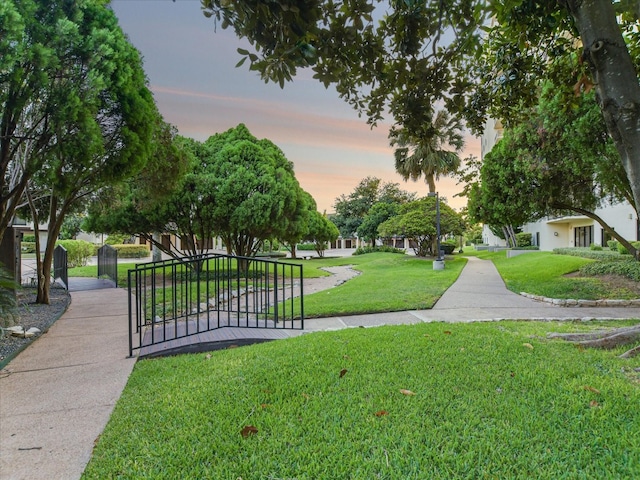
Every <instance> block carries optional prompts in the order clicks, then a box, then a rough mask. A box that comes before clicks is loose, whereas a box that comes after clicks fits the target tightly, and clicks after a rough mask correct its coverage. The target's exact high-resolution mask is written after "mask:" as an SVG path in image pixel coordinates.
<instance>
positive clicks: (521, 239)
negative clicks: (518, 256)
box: [516, 232, 533, 247]
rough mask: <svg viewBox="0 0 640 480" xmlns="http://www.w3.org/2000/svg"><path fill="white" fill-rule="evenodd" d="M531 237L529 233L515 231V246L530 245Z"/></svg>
mask: <svg viewBox="0 0 640 480" xmlns="http://www.w3.org/2000/svg"><path fill="white" fill-rule="evenodd" d="M532 238H533V236H532V235H531V234H530V233H525V232H520V233H516V247H530V246H531V239H532Z"/></svg>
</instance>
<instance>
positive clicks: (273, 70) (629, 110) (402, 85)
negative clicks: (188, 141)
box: [202, 0, 640, 210]
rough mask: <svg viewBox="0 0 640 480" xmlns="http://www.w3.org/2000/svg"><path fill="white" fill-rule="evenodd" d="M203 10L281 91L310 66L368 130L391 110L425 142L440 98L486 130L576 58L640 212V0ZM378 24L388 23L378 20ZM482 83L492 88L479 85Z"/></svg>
mask: <svg viewBox="0 0 640 480" xmlns="http://www.w3.org/2000/svg"><path fill="white" fill-rule="evenodd" d="M202 3H203V8H204V13H205V15H207V16H211V17H214V18H215V19H216V21H219V22H221V25H222V27H223V28H227V27H232V28H233V29H234V30H235V32H236V34H237V35H238V36H240V37H244V38H247V39H248V40H249V42H250V43H251V45H252V47H253V48H254V52H250V51H248V50H243V49H241V50H240V51H239V53H240V54H241V55H242V56H243V60H242V61H241V62H240V63H239V64H242V63H243V62H244V61H245V60H246V59H249V61H250V63H251V66H250V68H251V69H252V70H256V71H258V72H260V74H261V76H262V78H263V79H264V80H265V81H270V80H272V81H276V82H278V83H279V84H280V85H281V86H283V85H284V83H285V82H286V81H289V80H291V79H292V77H293V76H294V75H295V74H296V72H297V70H298V69H300V68H310V69H312V70H313V72H314V74H315V75H314V76H315V78H317V79H318V80H319V81H321V82H323V83H324V84H325V86H328V85H330V84H334V85H335V86H336V89H337V91H338V93H339V94H340V95H341V97H343V98H344V99H345V100H346V101H347V102H349V103H350V104H352V105H353V106H354V107H355V108H356V109H358V111H360V112H362V113H365V114H366V115H367V117H368V119H369V122H370V123H372V124H375V123H377V122H378V121H379V120H380V119H382V117H383V115H384V114H385V112H387V111H388V112H390V114H391V116H392V117H393V119H394V122H395V123H396V124H397V125H398V126H399V127H400V128H404V129H406V130H407V131H408V132H410V134H411V136H412V137H414V138H421V137H422V135H420V132H421V129H422V128H423V127H424V126H425V125H428V124H429V122H428V120H429V119H430V118H431V117H432V114H433V110H434V105H436V104H438V102H443V103H444V106H445V108H446V109H447V110H448V111H449V112H452V113H453V112H456V113H457V114H459V115H461V116H463V117H464V118H466V119H467V121H468V123H469V125H470V126H471V127H472V128H474V129H475V130H477V131H481V130H482V125H483V123H484V119H485V118H486V113H487V111H488V109H489V107H490V106H492V107H495V106H496V105H497V106H498V108H497V110H500V108H499V107H500V106H501V105H502V106H504V105H509V106H510V107H509V110H510V111H517V110H519V109H520V108H521V107H522V106H527V105H531V104H533V103H535V99H536V98H537V93H538V88H537V87H538V85H539V81H540V79H544V78H548V77H549V71H550V70H549V68H551V67H552V66H553V62H550V61H549V60H550V59H552V58H553V57H555V56H557V55H558V54H560V55H562V54H565V53H566V52H571V53H574V54H575V57H574V58H575V59H576V60H575V67H576V68H574V75H575V78H574V81H572V82H570V83H569V85H570V86H574V85H575V86H576V89H577V91H582V90H585V89H587V88H591V87H593V88H595V90H596V91H597V93H598V98H599V105H600V108H601V110H602V112H603V114H604V116H605V119H606V123H607V130H608V133H609V134H610V135H611V137H612V138H613V140H614V143H615V146H616V148H617V149H618V151H619V155H620V158H621V161H622V164H623V165H624V169H625V172H626V175H627V178H628V179H629V183H630V185H631V188H632V191H633V198H634V205H635V206H636V209H637V210H640V208H639V207H640V107H639V105H640V83H639V82H638V59H639V58H640V48H639V47H638V45H640V32H639V31H638V29H637V22H638V18H639V17H640V12H639V11H638V7H637V2H635V3H634V2H631V1H616V0H613V1H611V0H588V1H585V0H561V1H558V2H532V1H527V2H525V1H522V0H509V1H506V2H504V1H501V2H498V1H489V2H487V1H485V0H444V1H443V0H437V1H436V0H426V1H420V2H418V1H403V2H390V3H388V4H387V3H386V2H381V1H378V0H371V1H366V0H362V1H355V2H351V1H349V2H347V1H340V0H338V1H335V0H332V1H319V0H318V1H314V2H304V5H302V4H300V2H292V1H290V0H280V1H278V2H270V3H268V4H261V5H260V6H259V7H257V8H256V7H255V4H254V2H250V1H248V0H240V1H237V2H227V1H224V0H203V2H202ZM376 7H377V8H376ZM374 16H376V17H377V18H380V17H381V18H382V19H381V20H380V21H379V22H377V23H376V22H374ZM488 17H493V18H495V20H496V22H495V25H494V26H493V27H492V28H491V29H490V30H489V34H488V41H487V42H485V43H484V47H485V48H487V50H486V52H487V54H486V55H484V56H483V55H482V49H481V48H482V47H481V41H480V31H481V30H482V29H484V28H485V27H484V25H486V22H485V20H486V19H487V18H488ZM496 47H497V48H496ZM578 59H579V61H578ZM634 61H635V62H636V63H635V65H634ZM582 66H583V67H582ZM478 79H483V84H484V85H485V86H486V87H487V88H484V89H478ZM564 81H565V82H567V79H566V78H564ZM504 98H506V99H507V101H505V102H501V101H500V100H501V99H504ZM497 110H496V108H493V109H492V110H491V112H492V113H493V114H494V117H495V118H500V119H503V120H508V119H509V118H510V116H509V115H507V114H498V112H497Z"/></svg>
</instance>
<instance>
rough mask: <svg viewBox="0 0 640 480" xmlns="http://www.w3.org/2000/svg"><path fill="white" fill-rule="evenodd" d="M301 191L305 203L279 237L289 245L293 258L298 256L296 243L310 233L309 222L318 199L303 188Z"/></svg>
mask: <svg viewBox="0 0 640 480" xmlns="http://www.w3.org/2000/svg"><path fill="white" fill-rule="evenodd" d="M299 193H300V194H301V195H302V201H303V202H304V203H305V205H304V206H303V207H302V208H300V209H298V210H297V215H296V216H294V217H292V218H291V219H290V220H289V221H288V223H289V225H288V226H287V227H286V228H285V229H284V233H282V234H281V235H280V237H279V240H280V241H281V242H282V243H284V244H285V245H288V248H289V251H290V252H291V258H296V245H297V244H298V243H300V241H301V240H302V239H303V238H304V236H305V235H306V234H307V233H308V231H309V222H310V221H311V218H312V215H314V212H316V208H317V207H316V201H315V200H314V199H313V197H312V196H311V195H310V194H308V193H307V192H305V191H304V190H302V189H301V190H300V192H299Z"/></svg>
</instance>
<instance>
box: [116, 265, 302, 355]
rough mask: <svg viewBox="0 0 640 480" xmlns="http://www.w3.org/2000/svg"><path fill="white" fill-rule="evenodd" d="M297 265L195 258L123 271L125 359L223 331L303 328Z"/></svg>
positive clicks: (298, 266) (299, 275)
mask: <svg viewBox="0 0 640 480" xmlns="http://www.w3.org/2000/svg"><path fill="white" fill-rule="evenodd" d="M302 285H303V278H302V265H297V264H292V263H284V262H277V261H274V260H267V259H262V258H260V259H259V258H254V257H251V258H248V257H235V256H230V255H217V254H210V255H200V256H194V257H185V258H183V259H180V260H166V261H161V262H153V263H144V264H138V265H137V266H136V268H134V269H131V270H129V272H128V288H129V355H133V352H134V351H136V350H139V349H141V348H143V347H150V346H153V345H159V344H164V343H166V342H172V341H176V340H178V339H183V338H186V337H191V336H194V335H198V334H202V333H204V332H211V331H213V330H217V329H221V328H225V327H240V328H248V329H296V330H301V329H303V328H304V312H303V310H304V304H303V286H302Z"/></svg>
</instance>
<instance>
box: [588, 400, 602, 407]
mask: <svg viewBox="0 0 640 480" xmlns="http://www.w3.org/2000/svg"><path fill="white" fill-rule="evenodd" d="M589 406H590V407H591V408H596V407H599V406H600V404H599V403H598V402H596V401H595V400H591V401H590V402H589Z"/></svg>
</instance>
